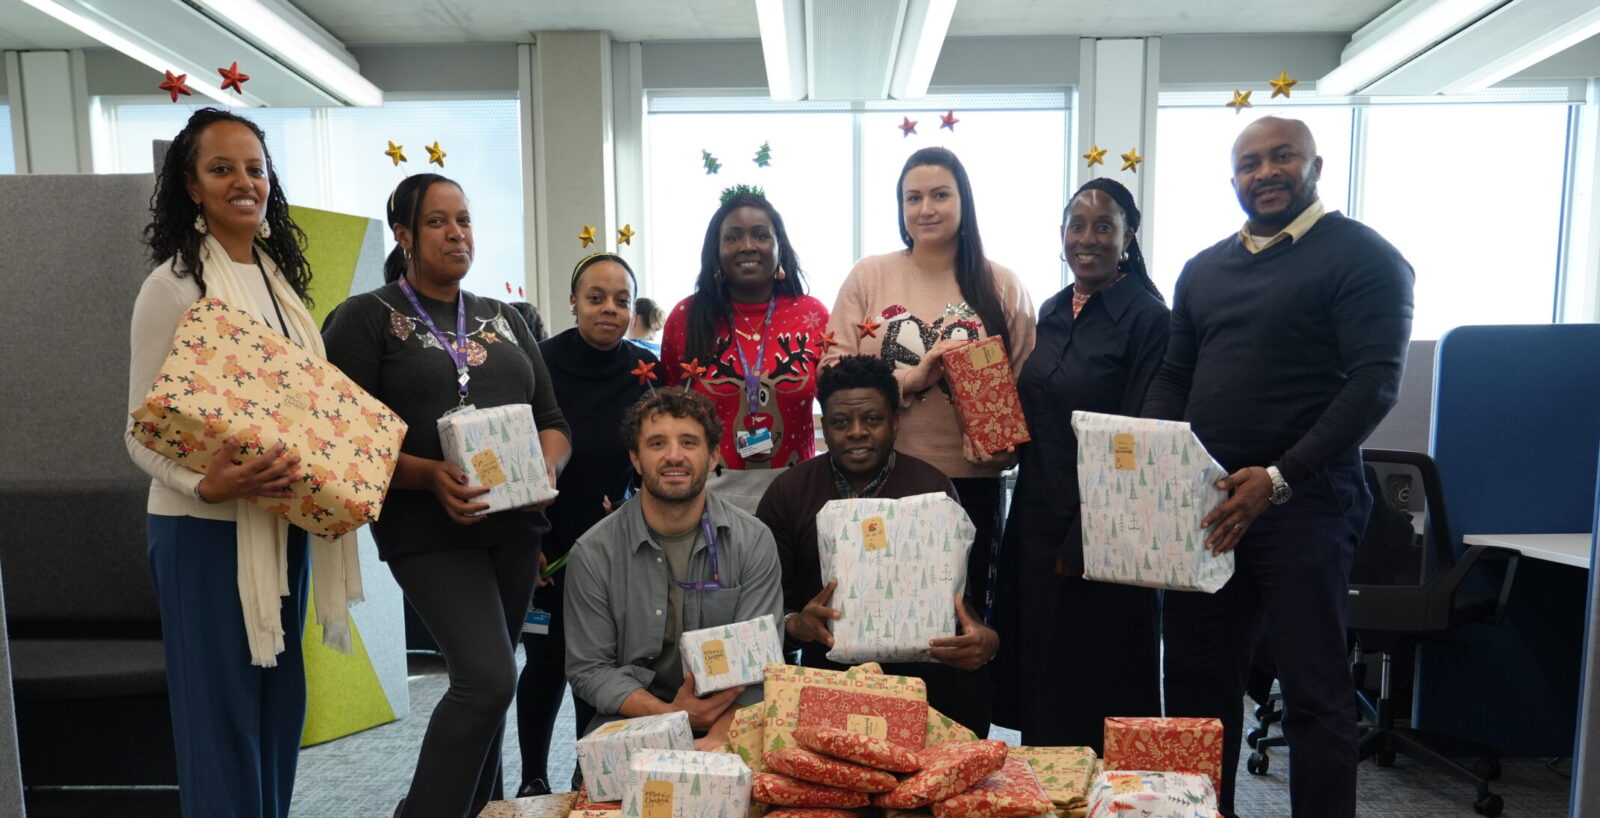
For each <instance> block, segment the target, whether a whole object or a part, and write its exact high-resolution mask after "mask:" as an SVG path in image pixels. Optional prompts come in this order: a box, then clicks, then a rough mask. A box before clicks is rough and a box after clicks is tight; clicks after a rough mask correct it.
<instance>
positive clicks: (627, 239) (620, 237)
mask: <svg viewBox="0 0 1600 818" xmlns="http://www.w3.org/2000/svg"><path fill="white" fill-rule="evenodd" d="M633 237H634V232H633V225H632V224H625V225H623V226H622V229H621V230H618V231H617V243H618V244H632V243H633Z"/></svg>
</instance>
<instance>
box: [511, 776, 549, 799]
mask: <svg viewBox="0 0 1600 818" xmlns="http://www.w3.org/2000/svg"><path fill="white" fill-rule="evenodd" d="M549 794H550V782H548V781H546V780H544V779H543V778H535V779H533V780H532V781H526V782H523V784H522V787H521V788H520V789H518V790H517V797H518V798H531V797H533V796H535V795H549Z"/></svg>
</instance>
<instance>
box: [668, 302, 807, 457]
mask: <svg viewBox="0 0 1600 818" xmlns="http://www.w3.org/2000/svg"><path fill="white" fill-rule="evenodd" d="M776 298H777V299H778V306H777V307H775V308H774V309H773V312H772V325H771V326H770V327H767V328H765V329H763V328H762V323H763V322H764V320H765V319H766V317H767V305H766V304H740V303H738V302H734V304H733V310H734V313H733V321H734V326H735V328H736V329H737V332H730V331H729V328H728V324H727V322H726V321H720V320H719V321H718V322H717V326H716V332H715V341H714V342H713V343H714V345H715V347H716V350H717V352H716V355H714V356H713V359H712V360H710V361H695V362H692V363H693V364H694V365H695V366H703V367H705V372H704V374H701V375H698V376H697V377H690V376H688V375H686V373H685V372H684V367H683V364H685V363H686V362H685V361H684V359H683V353H684V346H685V344H686V342H687V334H688V317H689V303H690V302H691V301H693V300H694V297H693V296H690V297H689V298H685V299H683V300H682V301H679V302H678V305H677V306H676V307H673V308H672V313H671V314H670V315H668V316H667V323H666V326H665V327H663V328H662V332H661V368H662V370H663V379H664V380H665V381H666V383H667V385H669V386H672V385H676V384H680V383H683V382H684V381H685V380H689V381H690V382H691V383H692V385H693V388H694V389H695V390H697V391H699V392H701V393H702V394H704V395H706V396H707V397H709V398H711V400H712V402H713V403H715V404H716V407H717V419H718V420H719V421H721V422H722V447H721V448H722V462H723V463H726V464H727V466H728V468H730V469H766V468H772V467H774V466H793V465H794V464H796V463H799V462H800V461H802V460H806V459H808V458H810V457H812V456H813V455H815V454H816V430H815V427H814V426H813V424H812V416H811V405H812V403H813V402H814V401H815V400H816V397H817V361H819V360H820V359H821V358H822V355H823V353H824V352H826V351H827V350H826V349H824V341H823V334H824V332H825V331H826V329H827V326H828V308H827V307H825V306H823V304H822V302H821V301H818V300H817V299H815V298H812V297H811V296H809V295H802V296H792V295H780V296H776ZM762 336H766V339H767V340H766V354H765V357H764V358H763V359H762V360H763V363H762V364H761V365H760V366H759V369H760V371H761V394H760V396H759V404H758V405H757V406H756V407H755V411H754V412H752V411H750V407H749V406H748V405H747V404H746V400H745V391H744V366H743V365H742V364H740V363H739V355H740V353H741V352H742V353H743V355H744V358H745V360H747V361H751V362H752V365H754V362H755V360H756V357H757V356H758V355H760V354H761V337H762ZM732 340H737V342H738V344H739V346H738V351H735V348H734V346H733V343H732V342H731V341H732ZM763 428H765V429H771V430H772V443H773V449H772V451H770V452H768V453H766V454H762V455H758V456H756V457H752V458H751V459H750V460H749V461H746V460H744V459H743V458H741V457H739V444H738V443H737V442H736V441H735V440H734V435H735V433H736V432H740V431H754V430H756V429H763Z"/></svg>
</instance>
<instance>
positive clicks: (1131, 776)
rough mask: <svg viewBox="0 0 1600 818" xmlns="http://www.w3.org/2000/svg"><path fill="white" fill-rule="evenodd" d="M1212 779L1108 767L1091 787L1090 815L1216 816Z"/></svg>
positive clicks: (1127, 817)
mask: <svg viewBox="0 0 1600 818" xmlns="http://www.w3.org/2000/svg"><path fill="white" fill-rule="evenodd" d="M1216 816H1217V791H1216V790H1215V789H1214V788H1212V786H1211V779H1209V778H1206V777H1205V776H1203V775H1195V774H1193V773H1163V772H1145V771H1121V770H1105V771H1103V772H1100V773H1098V774H1097V775H1095V777H1094V785H1093V786H1092V787H1090V788H1089V812H1088V818H1216Z"/></svg>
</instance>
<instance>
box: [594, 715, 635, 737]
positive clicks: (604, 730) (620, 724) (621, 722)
mask: <svg viewBox="0 0 1600 818" xmlns="http://www.w3.org/2000/svg"><path fill="white" fill-rule="evenodd" d="M627 726H628V720H627V719H618V720H616V721H614V722H611V723H610V724H606V725H603V726H601V727H598V728H596V729H595V731H594V734H595V735H597V736H609V735H611V734H612V733H615V732H617V731H619V730H621V729H622V728H624V727H627Z"/></svg>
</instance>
